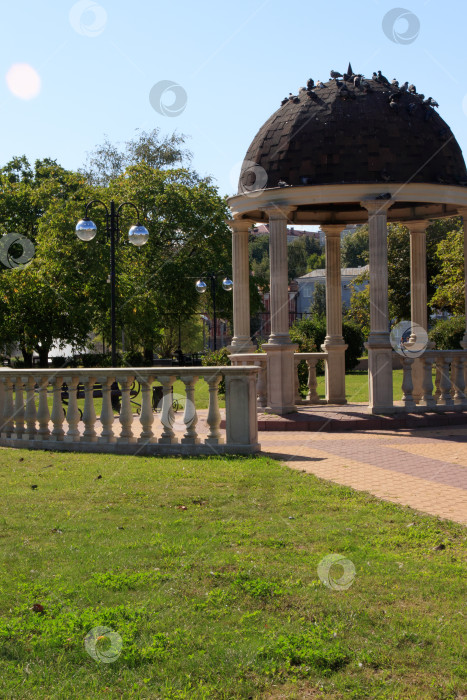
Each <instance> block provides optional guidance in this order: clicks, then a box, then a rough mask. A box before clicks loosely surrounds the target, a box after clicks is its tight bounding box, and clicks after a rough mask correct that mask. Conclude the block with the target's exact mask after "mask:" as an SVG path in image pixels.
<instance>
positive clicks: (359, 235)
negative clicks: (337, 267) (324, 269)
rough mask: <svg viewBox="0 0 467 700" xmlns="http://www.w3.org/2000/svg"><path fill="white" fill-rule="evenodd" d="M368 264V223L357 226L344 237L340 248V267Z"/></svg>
mask: <svg viewBox="0 0 467 700" xmlns="http://www.w3.org/2000/svg"><path fill="white" fill-rule="evenodd" d="M367 264H368V225H367V224H365V225H364V226H359V227H358V228H357V229H356V230H355V231H354V232H353V233H349V234H348V235H347V236H345V237H344V240H343V242H342V248H341V265H342V267H363V266H364V265H367Z"/></svg>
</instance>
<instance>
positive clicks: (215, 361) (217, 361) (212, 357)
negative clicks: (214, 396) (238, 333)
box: [202, 348, 231, 394]
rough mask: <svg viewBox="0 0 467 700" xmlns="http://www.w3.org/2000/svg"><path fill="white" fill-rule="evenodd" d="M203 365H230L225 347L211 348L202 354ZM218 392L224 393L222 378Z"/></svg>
mask: <svg viewBox="0 0 467 700" xmlns="http://www.w3.org/2000/svg"><path fill="white" fill-rule="evenodd" d="M202 363H203V367H215V366H218V367H225V366H226V365H230V364H231V362H230V355H229V351H228V350H227V348H220V350H211V351H209V352H207V353H206V355H204V357H203V358H202ZM219 394H225V380H224V378H222V380H221V382H220V384H219Z"/></svg>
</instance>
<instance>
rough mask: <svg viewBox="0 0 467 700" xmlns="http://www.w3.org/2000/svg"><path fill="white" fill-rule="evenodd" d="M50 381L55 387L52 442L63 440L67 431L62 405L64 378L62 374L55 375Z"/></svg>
mask: <svg viewBox="0 0 467 700" xmlns="http://www.w3.org/2000/svg"><path fill="white" fill-rule="evenodd" d="M50 383H51V384H52V387H53V403H52V415H51V418H52V423H53V430H52V435H51V436H50V440H51V441H52V442H59V441H61V440H63V437H64V435H65V431H64V430H63V421H64V420H65V414H64V412H63V405H62V384H63V378H62V377H60V376H57V375H56V376H54V377H52V378H51V380H50Z"/></svg>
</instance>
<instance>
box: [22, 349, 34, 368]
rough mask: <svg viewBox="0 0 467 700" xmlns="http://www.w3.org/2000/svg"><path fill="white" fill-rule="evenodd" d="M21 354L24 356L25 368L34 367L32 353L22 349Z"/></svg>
mask: <svg viewBox="0 0 467 700" xmlns="http://www.w3.org/2000/svg"><path fill="white" fill-rule="evenodd" d="M21 353H22V355H23V359H24V366H25V367H29V368H31V367H32V355H33V353H32V352H29V350H26V348H23V347H21Z"/></svg>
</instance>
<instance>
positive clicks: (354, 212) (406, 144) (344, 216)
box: [229, 64, 467, 413]
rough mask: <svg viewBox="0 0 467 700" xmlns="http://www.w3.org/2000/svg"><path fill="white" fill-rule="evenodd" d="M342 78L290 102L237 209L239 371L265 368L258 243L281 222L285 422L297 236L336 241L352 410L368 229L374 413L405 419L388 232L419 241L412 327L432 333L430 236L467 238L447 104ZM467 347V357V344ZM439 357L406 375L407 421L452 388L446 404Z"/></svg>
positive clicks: (292, 387) (331, 305)
mask: <svg viewBox="0 0 467 700" xmlns="http://www.w3.org/2000/svg"><path fill="white" fill-rule="evenodd" d="M331 76H332V78H331V79H330V80H329V81H328V82H326V83H320V82H319V81H318V82H317V84H316V85H315V83H314V81H313V80H312V79H310V80H308V82H307V86H306V87H302V88H300V89H299V91H298V93H297V94H292V93H291V94H290V95H289V96H288V97H286V98H284V99H283V100H282V103H281V105H280V107H279V109H278V110H277V111H276V112H275V113H274V114H273V115H272V116H271V117H270V118H269V119H268V120H267V121H266V123H265V124H264V125H263V126H262V127H261V129H260V130H259V131H258V133H257V135H256V136H255V138H254V139H253V141H252V143H251V145H250V147H249V148H248V150H247V153H246V156H245V159H244V162H243V165H242V169H241V174H240V179H239V186H238V194H237V195H235V196H233V197H231V198H230V199H229V206H230V208H231V211H232V215H233V220H232V221H231V222H230V226H231V229H232V249H233V280H234V300H233V301H234V337H233V340H232V345H231V348H230V350H231V353H232V361H233V363H234V364H246V363H253V362H254V360H255V358H252V357H251V353H252V351H253V350H254V347H253V345H252V342H251V339H250V309H249V261H248V235H249V229H250V228H251V226H252V225H253V224H255V223H257V222H269V235H270V240H269V250H270V311H271V335H270V337H269V340H268V343H267V344H265V345H263V349H264V350H265V352H266V356H267V401H266V404H267V406H268V407H269V408H270V409H271V410H272V411H274V412H277V413H288V412H291V411H293V410H295V407H296V403H297V402H296V397H297V393H296V380H295V374H296V364H297V358H296V356H295V355H296V351H297V346H296V345H294V344H293V343H292V342H291V340H290V336H289V328H288V274H287V272H288V270H287V238H286V237H287V224H289V223H290V224H294V225H316V224H318V225H320V226H321V228H322V229H323V230H324V232H325V236H326V241H325V245H326V324H327V334H326V339H325V341H324V345H323V346H322V350H323V353H324V355H325V361H326V402H327V403H330V404H343V403H345V400H346V399H345V351H346V345H345V343H344V339H343V336H342V303H341V280H340V268H341V265H340V233H341V231H342V229H344V228H345V227H346V226H347V225H348V224H359V223H368V225H369V246H370V259H369V264H370V270H369V274H370V307H371V308H370V315H371V319H370V325H371V329H370V335H369V338H368V343H367V346H366V347H367V349H368V365H369V370H368V378H369V412H371V413H391V412H394V411H395V410H398V409H397V408H396V407H395V405H394V401H393V390H392V354H393V349H392V346H391V343H390V333H389V330H390V329H389V316H388V269H387V223H388V222H400V223H402V224H404V225H405V226H407V228H408V229H409V231H410V269H411V321H412V323H413V324H418V325H419V326H421V327H423V328H425V329H426V328H427V326H428V318H427V278H426V236H425V229H426V227H427V226H428V224H429V222H430V220H433V219H437V218H443V217H449V216H455V215H462V216H463V220H464V233H465V234H467V172H466V166H465V162H464V159H463V156H462V152H461V149H460V147H459V145H458V143H457V141H456V139H455V137H454V135H453V133H452V131H451V129H450V128H449V126H448V124H446V122H445V121H443V119H442V118H441V117H440V115H439V114H438V112H437V111H436V108H437V106H438V105H437V103H436V102H435V100H434V99H433V98H431V97H428V98H425V96H424V95H422V94H419V93H418V92H417V90H416V88H415V86H414V85H410V86H409V85H408V83H404V84H401V85H399V83H398V82H397V81H396V80H395V79H394V80H393V81H392V82H389V81H388V80H387V79H386V78H385V77H384V76H383V75H381V72H378V73H374V74H373V77H372V78H371V79H366V78H364V77H363V76H362V75H361V74H355V73H354V72H353V70H352V67H351V66H350V64H349V67H348V69H347V72H346V73H345V74H344V75H341V74H340V73H336V72H335V71H332V72H331ZM465 239H467V235H466V236H465ZM466 259H467V255H466ZM466 290H467V284H466ZM462 346H463V347H464V349H467V334H466V335H465V336H464V341H463V343H462ZM237 355H238V357H237ZM463 355H464V353H462V352H461V354H459V353H458V355H456V356H455V357H454V356H453V357H452V358H451V360H450V362H451V365H452V367H453V369H454V370H455V371H454V373H453V375H452V376H453V377H454V375H455V376H456V377H457V379H456V380H455V381H454V383H453V387H454V388H453V392H452V396H451V395H450V397H447V396H446V391H447V390H446V391H444V394H445V399H446V400H448V398H449V401H451V400H452V403H453V404H454V403H457V404H459V405H461V404H463V405H464V404H465V397H464V394H463V388H464V387H463V385H462V382H463V379H461V377H460V375H461V373H463V367H464V365H463V362H464V357H463ZM257 357H258V356H257ZM439 357H440V356H439V354H438V355H433V353H432V355H430V353H429V352H428V351H427V353H425V356H424V360H423V361H422V359H421V360H420V361H418V360H416V361H414V360H410V361H407V362H406V363H405V364H404V370H407V373H406V372H404V381H405V390H404V406H403V407H402V408H403V409H410V408H413V406H414V405H415V404H418V405H420V406H426V407H430V406H433V405H434V403H433V402H435V403H436V404H439V403H440V401H439V400H438V399H439V395H440V393H441V394H442V393H443V391H442V389H443V386H444V385H443V380H442V379H441V380H440V381H441V391H440V389H439V387H437V394H438V396H432V395H431V394H430V391H429V387H428V372H430V378H431V366H432V365H433V363H437V362H438V360H439ZM430 360H431V365H430V367H428V369H427V362H428V364H429V361H430ZM440 361H441V362H445V361H446V359H445V358H444V359H443V358H441V360H440ZM425 380H426V381H425ZM430 380H431V379H430ZM411 382H412V383H413V386H411ZM456 382H457V383H456ZM444 384H445V382H444ZM412 389H413V391H412ZM454 390H455V392H456V393H455V398H456V400H455V398H454ZM448 393H449V392H448ZM449 401H448V403H449ZM446 405H447V404H446Z"/></svg>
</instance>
